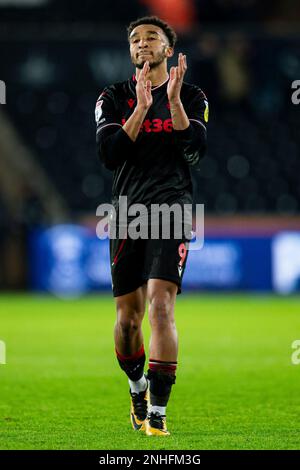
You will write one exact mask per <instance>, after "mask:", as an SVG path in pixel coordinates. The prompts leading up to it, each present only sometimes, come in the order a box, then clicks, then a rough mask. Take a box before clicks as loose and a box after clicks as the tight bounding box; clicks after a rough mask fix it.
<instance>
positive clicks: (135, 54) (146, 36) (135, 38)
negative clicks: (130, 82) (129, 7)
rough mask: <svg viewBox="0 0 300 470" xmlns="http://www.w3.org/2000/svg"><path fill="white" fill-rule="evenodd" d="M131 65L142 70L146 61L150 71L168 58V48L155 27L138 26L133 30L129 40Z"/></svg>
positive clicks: (163, 35)
mask: <svg viewBox="0 0 300 470" xmlns="http://www.w3.org/2000/svg"><path fill="white" fill-rule="evenodd" d="M129 44H130V55H131V60H132V63H133V64H134V65H135V66H136V67H137V68H138V69H142V68H143V66H144V63H145V62H146V60H148V61H149V65H150V69H151V68H152V69H153V68H154V67H158V66H159V65H160V64H161V63H162V62H164V60H165V59H166V58H167V57H169V55H168V53H170V49H171V48H170V47H169V45H168V39H167V38H166V36H165V34H164V32H163V31H162V30H161V29H160V28H159V27H158V26H155V25H151V24H150V25H149V24H146V25H140V26H137V27H136V28H134V30H133V31H132V32H131V34H130V38H129Z"/></svg>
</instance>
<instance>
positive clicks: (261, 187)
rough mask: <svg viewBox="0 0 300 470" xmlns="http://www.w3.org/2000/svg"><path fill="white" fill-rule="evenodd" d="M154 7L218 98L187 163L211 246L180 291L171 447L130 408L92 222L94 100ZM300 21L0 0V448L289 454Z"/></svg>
mask: <svg viewBox="0 0 300 470" xmlns="http://www.w3.org/2000/svg"><path fill="white" fill-rule="evenodd" d="M148 13H151V14H152V13H154V14H157V15H158V16H160V17H162V18H163V19H165V20H166V21H169V22H170V23H171V24H172V25H173V26H174V27H175V29H176V30H177V32H178V34H179V40H178V44H177V47H176V52H179V51H183V52H184V53H185V54H186V55H187V59H188V72H187V75H186V81H189V82H192V83H195V84H197V85H199V86H200V87H201V88H202V89H203V90H204V91H205V93H206V95H207V97H208V100H209V103H210V119H209V129H208V140H209V142H208V152H207V155H206V157H205V158H204V160H203V162H202V165H201V167H200V171H197V172H196V171H193V172H192V177H193V182H194V188H195V202H197V203H203V204H204V205H205V245H204V248H203V249H202V250H201V251H199V252H193V253H191V255H192V256H190V258H189V265H188V267H187V271H186V276H185V279H184V287H185V289H184V293H183V295H182V296H181V298H179V299H178V304H177V305H178V306H177V318H178V328H179V333H180V335H181V336H180V338H181V346H180V347H181V351H182V352H181V354H182V355H181V356H180V359H179V360H180V363H181V364H182V365H181V371H180V373H181V377H182V378H181V380H180V381H178V382H179V383H178V388H177V387H176V393H175V392H174V398H173V400H172V401H171V403H170V425H171V426H170V427H171V428H172V427H174V433H173V434H174V437H173V436H172V437H171V440H170V441H168V443H164V444H161V443H160V444H157V443H149V441H147V440H146V441H145V439H143V436H135V435H132V434H131V433H130V429H129V427H128V423H127V422H126V420H127V414H128V413H127V411H128V410H127V405H128V404H127V401H128V400H127V395H126V393H127V392H126V381H125V378H124V377H123V376H121V374H120V372H119V370H118V368H117V364H116V361H115V359H114V357H113V344H112V328H113V323H114V315H115V314H114V303H113V299H112V297H111V294H110V274H109V264H108V246H107V241H101V240H99V239H97V237H96V235H95V230H96V224H97V222H98V221H99V219H98V218H97V217H96V208H97V206H98V205H99V204H100V203H102V202H108V201H109V200H110V191H111V173H110V172H109V171H108V170H105V169H104V168H103V167H102V166H101V165H100V163H99V161H98V159H97V157H96V151H95V124H94V107H95V102H96V99H97V97H98V95H99V94H100V92H101V90H102V89H103V87H104V86H106V85H108V84H111V83H114V82H116V81H120V80H123V79H126V78H127V77H129V76H130V75H131V74H132V73H133V71H134V70H133V67H132V65H131V63H130V60H129V55H128V45H127V42H126V29H125V27H126V25H128V23H129V22H130V21H132V20H133V19H135V18H136V17H138V16H141V15H144V14H148ZM299 22H300V7H299V4H297V2H296V1H292V0H289V1H285V2H283V1H280V0H277V1H273V2H267V1H264V2H263V1H258V0H247V1H242V0H240V1H239V0H160V1H155V0H140V1H138V0H132V1H130V2H125V1H122V0H114V1H108V0H103V1H101V2H100V1H98V2H96V1H93V0H89V1H86V2H84V3H83V2H80V1H73V2H68V1H61V2H58V1H55V0H28V1H22V2H18V1H17V0H15V1H10V0H2V1H0V54H1V68H0V80H2V81H3V82H5V84H6V104H1V105H0V227H1V231H0V288H1V294H0V309H1V313H0V315H1V321H0V340H1V341H3V342H4V343H5V346H6V364H5V365H4V364H2V365H1V364H0V378H1V382H0V384H1V385H0V386H1V389H2V390H1V400H0V420H1V421H2V424H3V426H1V427H0V448H107V449H110V448H129V449H130V448H151V446H152V447H153V446H154V447H153V448H161V447H159V446H162V445H163V446H164V448H193V449H197V448H199V449H200V448H299V438H298V437H297V430H298V431H299V424H298V422H297V420H296V416H297V412H299V407H300V400H299V398H298V396H297V393H296V392H295V391H296V390H297V387H298V386H299V371H300V369H298V368H297V367H295V365H292V362H291V355H292V352H293V349H292V343H293V341H294V340H296V339H298V338H299V336H300V328H299V327H300V321H299V297H298V294H297V292H299V289H300V217H299V210H300V202H299V201H300V199H299V198H300V184H299V174H300V158H299V157H300V155H299V153H300V119H299V117H300V113H299V110H300V105H295V104H293V103H292V99H291V96H292V93H293V90H292V83H293V82H294V81H295V80H300V27H299V26H300V25H299ZM175 57H176V54H175ZM174 60H175V58H174V59H172V60H171V61H170V64H169V65H172V64H173V63H174ZM145 326H146V338H148V336H149V329H148V327H147V325H145ZM4 343H3V344H4ZM0 362H1V361H0ZM2 362H4V359H3V356H2ZM187 384H189V387H187ZM74 388H75V390H74ZM190 389H192V391H193V394H194V395H195V397H196V398H195V399H194V402H193V403H189V402H187V401H185V400H186V399H185V397H186V391H188V393H190ZM120 390H124V394H122V395H121V392H120ZM177 390H178V391H177ZM182 401H184V406H183V405H182ZM116 402H117V403H116ZM182 408H184V410H185V413H184V416H182V415H181V413H180V411H181V410H182ZM112 416H113V419H112ZM111 421H113V425H112V424H111ZM191 422H192V423H193V424H192V427H190V423H191ZM108 427H109V430H108ZM179 427H180V429H179ZM1 428H2V429H1ZM116 436H120V437H119V438H117V437H116ZM155 446H158V447H155ZM168 446H169V447H168Z"/></svg>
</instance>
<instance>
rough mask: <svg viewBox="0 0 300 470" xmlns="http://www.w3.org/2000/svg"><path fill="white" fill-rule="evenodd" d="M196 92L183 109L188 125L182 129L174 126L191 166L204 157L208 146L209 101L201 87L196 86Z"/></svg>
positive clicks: (185, 157) (177, 138)
mask: <svg viewBox="0 0 300 470" xmlns="http://www.w3.org/2000/svg"><path fill="white" fill-rule="evenodd" d="M194 93H195V97H194V98H193V99H192V100H191V102H190V103H189V104H188V105H186V109H187V110H186V112H185V110H184V109H183V113H184V114H185V116H186V118H187V121H188V126H187V127H186V128H181V129H180V128H175V129H174V127H173V130H174V134H175V138H176V141H177V143H178V145H179V146H180V147H181V149H182V153H183V157H184V159H185V160H186V161H187V163H188V164H189V165H191V166H196V165H198V163H199V161H200V160H201V159H202V158H203V157H204V155H205V151H206V147H207V130H206V124H207V121H208V102H207V100H206V97H205V95H204V93H203V92H202V91H201V90H200V89H199V88H195V91H194ZM182 108H183V106H182ZM173 126H174V124H173Z"/></svg>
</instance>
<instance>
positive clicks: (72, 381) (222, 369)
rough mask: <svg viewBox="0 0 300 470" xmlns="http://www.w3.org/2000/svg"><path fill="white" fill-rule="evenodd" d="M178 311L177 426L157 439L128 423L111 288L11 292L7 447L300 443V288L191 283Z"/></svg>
mask: <svg viewBox="0 0 300 470" xmlns="http://www.w3.org/2000/svg"><path fill="white" fill-rule="evenodd" d="M176 319H177V328H178V332H179V359H178V362H179V367H178V371H177V383H176V385H175V386H174V387H173V393H172V395H171V399H170V402H169V405H168V410H167V411H168V416H167V417H168V428H169V430H170V431H171V436H170V437H168V438H157V437H147V436H145V435H144V434H141V433H136V432H134V431H133V430H132V429H131V426H130V423H129V394H128V383H127V378H126V376H125V375H124V373H123V372H122V371H121V370H120V369H119V366H118V363H117V361H116V359H115V355H114V345H113V336H112V330H113V325H114V321H115V309H114V301H113V298H112V297H111V296H110V295H99V296H92V297H86V298H82V299H79V300H72V301H64V300H59V299H55V298H53V297H48V296H45V297H42V296H36V297H34V296H29V295H17V296H16V295H14V296H10V295H1V297H0V340H2V341H5V343H6V349H7V364H5V365H0V448H1V449H103V450H105V449H109V450H112V449H142V450H146V449H153V450H158V449H172V450H173V449H182V450H187V449H196V450H200V449H299V448H300V420H299V416H300V393H299V388H300V365H299V366H296V365H292V363H291V355H292V352H293V350H292V348H291V344H292V342H293V341H294V340H295V339H300V301H299V297H298V298H297V297H291V298H278V297H275V296H250V295H245V296H243V295H220V294H214V295H207V294H205V295H204V294H202V295H201V294H197V295H189V294H186V293H184V294H183V295H181V296H179V297H178V299H177V304H176ZM144 327H145V345H148V341H149V325H148V318H147V316H146V317H145V321H144Z"/></svg>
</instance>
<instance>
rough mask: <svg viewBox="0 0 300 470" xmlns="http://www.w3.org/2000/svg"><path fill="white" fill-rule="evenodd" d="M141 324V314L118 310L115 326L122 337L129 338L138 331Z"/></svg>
mask: <svg viewBox="0 0 300 470" xmlns="http://www.w3.org/2000/svg"><path fill="white" fill-rule="evenodd" d="M141 322H142V314H141V313H140V312H137V311H134V310H131V311H129V310H122V309H118V313H117V325H118V327H119V328H120V330H121V332H122V335H123V336H124V337H129V336H131V335H133V334H134V333H135V332H137V331H138V330H139V328H140V327H141Z"/></svg>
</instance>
